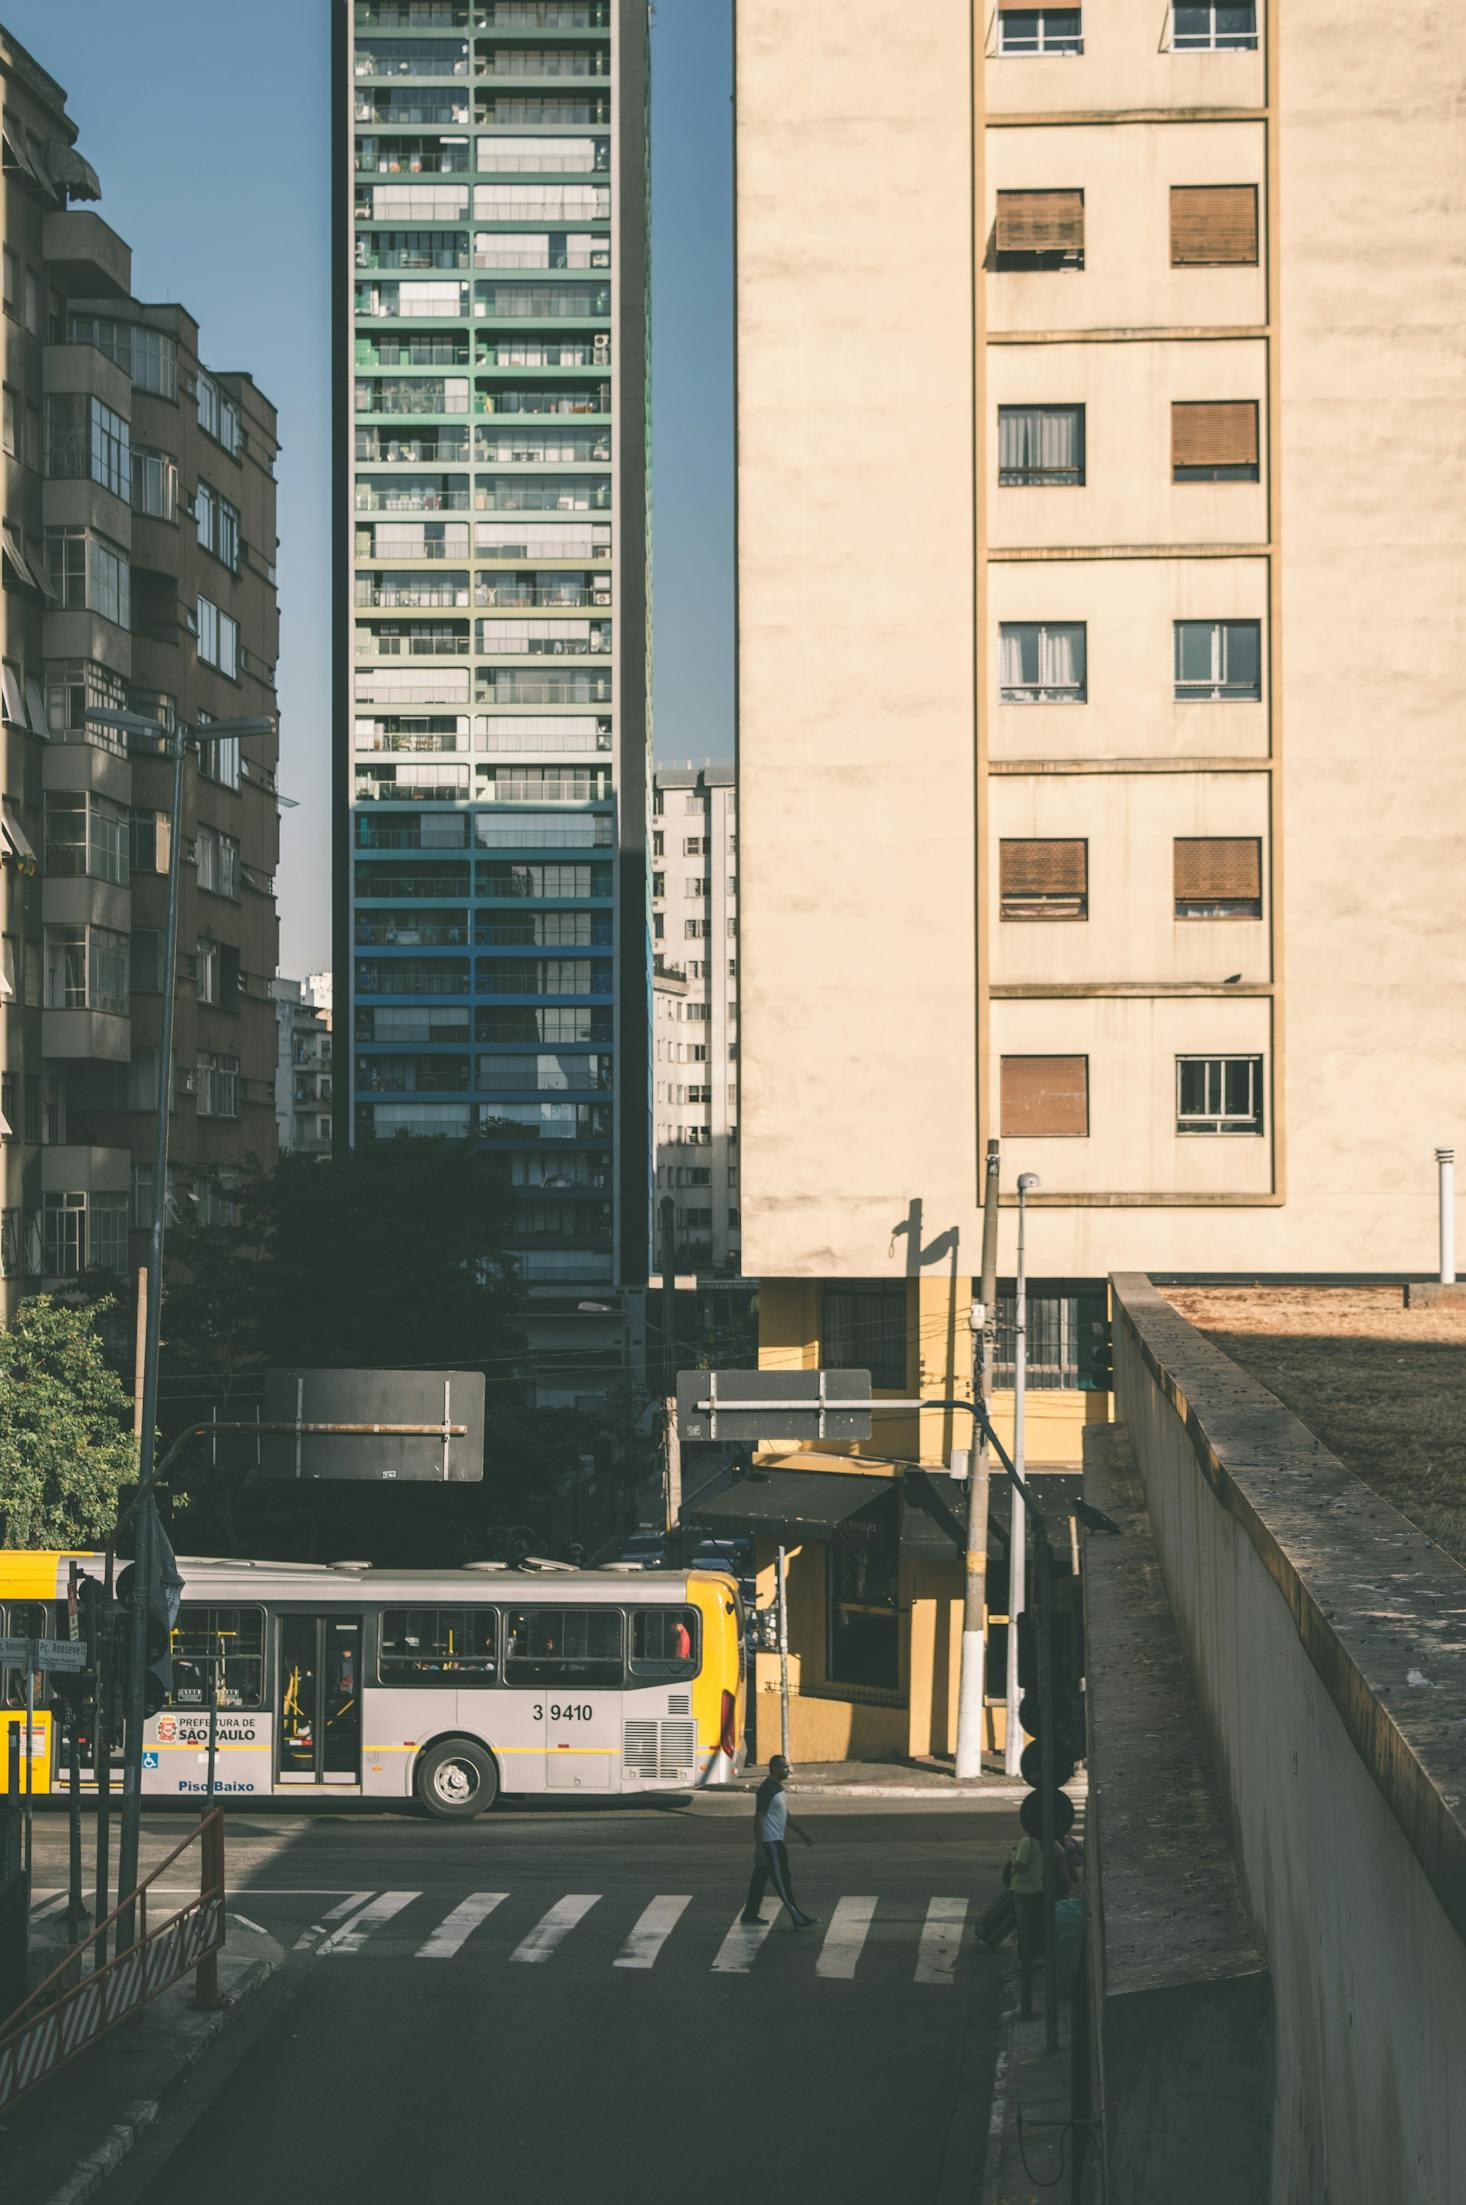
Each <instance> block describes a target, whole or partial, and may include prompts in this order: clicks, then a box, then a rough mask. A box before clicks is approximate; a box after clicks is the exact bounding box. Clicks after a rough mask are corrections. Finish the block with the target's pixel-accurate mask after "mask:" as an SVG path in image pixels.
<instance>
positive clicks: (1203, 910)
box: [1173, 835, 1262, 919]
mask: <svg viewBox="0 0 1466 2205" xmlns="http://www.w3.org/2000/svg"><path fill="white" fill-rule="evenodd" d="M1173 847H1174V851H1175V857H1174V866H1175V905H1176V917H1177V918H1178V919H1260V918H1261V917H1262V843H1261V841H1260V840H1259V839H1258V837H1257V836H1256V835H1178V836H1177V837H1176V840H1175V844H1174V846H1173Z"/></svg>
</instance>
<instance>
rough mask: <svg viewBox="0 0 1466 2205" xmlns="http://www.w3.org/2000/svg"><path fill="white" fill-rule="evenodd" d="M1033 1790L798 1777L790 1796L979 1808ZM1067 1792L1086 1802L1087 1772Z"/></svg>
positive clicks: (732, 1787)
mask: <svg viewBox="0 0 1466 2205" xmlns="http://www.w3.org/2000/svg"><path fill="white" fill-rule="evenodd" d="M1031 1788H1032V1787H1031V1786H1030V1785H1028V1784H1009V1783H1002V1784H995V1783H992V1784H963V1785H961V1786H958V1785H957V1784H956V1783H954V1782H952V1781H951V1780H950V1779H949V1781H948V1782H947V1783H945V1784H866V1783H855V1784H801V1783H800V1782H799V1781H798V1778H797V1776H796V1779H795V1781H794V1783H793V1784H792V1785H791V1786H790V1794H789V1796H790V1797H791V1799H795V1800H800V1799H949V1800H970V1801H972V1802H974V1803H975V1804H976V1805H977V1806H981V1805H982V1804H983V1802H984V1801H985V1800H988V1799H994V1800H998V1801H1000V1802H1002V1803H1004V1804H1009V1803H1011V1802H1013V1801H1016V1800H1022V1799H1026V1798H1027V1797H1028V1794H1029V1791H1030V1790H1031ZM757 1789H758V1787H757V1785H755V1784H749V1783H746V1782H742V1781H739V1782H738V1783H734V1784H724V1785H720V1786H719V1787H718V1790H719V1792H721V1793H722V1794H724V1795H725V1796H726V1795H729V1794H731V1795H732V1796H733V1797H734V1798H749V1799H751V1798H752V1797H753V1794H754V1792H755V1791H756V1790H757ZM1064 1789H1065V1790H1066V1791H1067V1792H1068V1793H1069V1796H1070V1797H1071V1799H1074V1800H1076V1801H1078V1800H1082V1799H1085V1798H1087V1796H1088V1793H1089V1784H1088V1781H1087V1778H1086V1776H1085V1773H1084V1772H1083V1771H1081V1772H1080V1773H1079V1774H1078V1775H1077V1776H1074V1777H1072V1778H1071V1779H1070V1781H1069V1783H1068V1784H1066V1785H1065V1787H1064ZM702 1796H703V1797H704V1798H713V1797H716V1796H717V1794H716V1793H714V1792H712V1791H708V1792H705V1793H704V1794H703V1795H702Z"/></svg>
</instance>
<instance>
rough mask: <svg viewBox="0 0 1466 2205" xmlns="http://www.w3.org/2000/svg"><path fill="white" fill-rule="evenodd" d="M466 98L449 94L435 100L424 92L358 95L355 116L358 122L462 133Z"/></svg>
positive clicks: (382, 92)
mask: <svg viewBox="0 0 1466 2205" xmlns="http://www.w3.org/2000/svg"><path fill="white" fill-rule="evenodd" d="M468 114H469V106H468V101H467V99H466V98H463V97H459V96H455V95H453V94H444V95H443V96H441V97H435V96H434V95H432V94H431V93H427V92H413V93H409V94H406V95H404V94H402V93H399V92H389V91H375V92H370V93H362V92H358V93H357V96H356V105H355V116H356V120H357V121H358V122H359V123H368V124H371V123H386V124H389V125H392V124H398V123H407V124H410V125H412V126H414V127H416V128H418V129H438V128H447V129H454V130H463V129H466V128H467V126H468Z"/></svg>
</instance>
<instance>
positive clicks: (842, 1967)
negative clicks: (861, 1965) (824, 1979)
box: [814, 1899, 876, 1977]
mask: <svg viewBox="0 0 1466 2205" xmlns="http://www.w3.org/2000/svg"><path fill="white" fill-rule="evenodd" d="M875 1910H876V1902H875V1900H874V1899H841V1900H840V1902H839V1904H838V1905H837V1906H836V1908H835V1911H834V1913H833V1914H832V1915H831V1916H830V1926H829V1928H828V1929H827V1930H826V1931H825V1941H824V1943H823V1944H822V1945H821V1946H820V1956H819V1959H818V1960H817V1961H816V1963H815V1970H814V1972H815V1974H816V1975H839V1976H846V1977H849V1976H852V1975H854V1973H855V1963H856V1961H857V1960H858V1959H859V1958H860V1955H861V1952H862V1950H863V1948H864V1945H865V1940H866V1935H867V1932H868V1931H869V1929H870V1925H871V1918H872V1916H873V1915H874V1913H875Z"/></svg>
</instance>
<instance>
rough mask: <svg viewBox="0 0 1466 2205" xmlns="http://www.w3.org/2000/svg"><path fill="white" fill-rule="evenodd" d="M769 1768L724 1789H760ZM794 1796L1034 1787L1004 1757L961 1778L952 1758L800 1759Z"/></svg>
mask: <svg viewBox="0 0 1466 2205" xmlns="http://www.w3.org/2000/svg"><path fill="white" fill-rule="evenodd" d="M764 1774H765V1771H764V1770H763V1769H762V1768H753V1767H750V1768H749V1769H747V1770H745V1772H744V1774H743V1775H742V1776H737V1777H734V1778H733V1780H732V1782H731V1783H729V1784H726V1785H720V1786H719V1790H721V1791H744V1792H753V1791H757V1789H758V1787H759V1785H760V1784H761V1783H762V1781H763V1778H764ZM1065 1788H1066V1790H1067V1791H1068V1792H1069V1793H1070V1795H1071V1797H1072V1798H1074V1799H1075V1800H1076V1801H1078V1800H1082V1799H1083V1798H1084V1797H1085V1795H1086V1792H1087V1790H1088V1781H1087V1778H1086V1776H1085V1772H1084V1771H1083V1770H1082V1769H1081V1770H1080V1771H1079V1773H1078V1774H1077V1775H1076V1776H1075V1777H1074V1778H1073V1780H1072V1781H1071V1782H1070V1783H1069V1784H1068V1785H1067V1786H1066V1787H1065ZM789 1790H790V1796H791V1797H793V1798H801V1797H802V1798H805V1799H810V1798H814V1799H841V1798H847V1797H849V1798H855V1799H971V1800H973V1801H976V1802H978V1803H981V1802H982V1801H984V1800H989V1799H990V1800H993V1801H997V1802H1003V1803H1005V1804H1012V1803H1014V1802H1016V1801H1018V1800H1020V1799H1024V1798H1026V1797H1027V1795H1028V1792H1029V1790H1030V1787H1029V1786H1028V1785H1027V1784H1025V1783H1023V1782H1022V1781H1021V1779H1019V1780H1017V1781H1010V1780H1009V1779H1008V1778H1007V1777H1005V1776H1004V1774H1003V1765H1002V1762H1001V1761H1000V1760H997V1759H995V1758H994V1759H990V1760H989V1761H988V1762H987V1763H986V1764H985V1765H984V1768H983V1773H982V1776H981V1777H980V1778H978V1779H976V1780H975V1781H970V1782H968V1781H964V1782H963V1783H960V1784H959V1783H958V1781H957V1779H956V1777H955V1776H954V1775H953V1774H952V1764H951V1762H950V1761H940V1760H935V1759H934V1760H930V1761H801V1762H796V1763H795V1766H794V1770H793V1774H792V1776H791V1778H790V1785H789Z"/></svg>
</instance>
